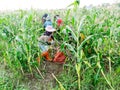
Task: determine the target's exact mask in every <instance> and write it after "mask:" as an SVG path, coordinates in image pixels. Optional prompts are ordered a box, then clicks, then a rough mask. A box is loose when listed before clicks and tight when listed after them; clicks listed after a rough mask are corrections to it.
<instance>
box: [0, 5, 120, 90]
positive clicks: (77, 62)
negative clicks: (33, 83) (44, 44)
mask: <svg viewBox="0 0 120 90" xmlns="http://www.w3.org/2000/svg"><path fill="white" fill-rule="evenodd" d="M73 5H75V6H74V7H75V8H74V9H71V10H69V9H68V10H66V11H64V10H61V11H59V10H58V11H36V10H30V11H23V10H18V11H15V12H9V13H7V12H5V13H1V14H0V62H1V64H0V65H1V66H4V67H7V68H4V69H1V70H0V74H1V73H3V72H5V73H6V74H8V75H0V90H13V89H15V90H16V89H17V90H23V89H25V90H27V89H28V88H29V86H28V87H25V86H24V85H23V83H22V79H23V78H24V75H25V74H26V73H29V74H31V75H32V76H34V75H36V74H37V73H38V72H37V71H36V69H37V67H39V64H38V63H37V61H36V57H37V56H38V55H39V54H40V53H41V52H40V50H39V48H38V41H37V38H38V37H39V36H40V35H41V34H42V33H43V32H44V31H43V29H42V24H41V17H42V15H43V14H44V13H45V12H48V13H50V16H51V17H53V16H54V15H55V14H58V13H59V14H60V16H61V17H62V18H63V20H64V26H63V27H62V28H61V31H60V32H59V35H60V36H61V37H60V38H61V39H60V40H58V38H59V37H57V35H56V34H55V40H56V41H57V42H59V43H57V45H59V46H60V47H61V50H62V51H63V52H64V53H65V54H66V56H67V59H66V63H65V64H64V71H63V72H62V74H60V75H59V76H57V77H56V76H54V75H53V76H54V78H55V80H56V81H57V82H58V84H57V85H56V87H55V90H58V89H60V90H64V89H65V90H90V89H91V90H119V87H120V83H119V82H120V75H119V73H120V66H119V64H120V48H119V46H120V15H119V14H120V12H119V11H120V8H118V7H116V8H115V7H114V8H113V9H112V10H111V9H110V10H109V9H107V8H105V7H101V8H97V7H94V8H92V9H90V10H87V9H85V8H82V9H77V4H75V3H74V4H73ZM69 33H71V36H70V35H69ZM80 33H82V34H84V35H85V38H84V40H82V37H81V36H80ZM60 43H62V44H60ZM64 47H65V48H64ZM41 63H42V62H41ZM1 66H0V67H1ZM1 68H2V67H1ZM9 71H10V72H11V73H9ZM11 74H12V76H11ZM10 76H11V77H10ZM39 77H41V76H39Z"/></svg>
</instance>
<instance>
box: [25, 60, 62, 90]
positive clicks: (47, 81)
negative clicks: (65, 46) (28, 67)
mask: <svg viewBox="0 0 120 90" xmlns="http://www.w3.org/2000/svg"><path fill="white" fill-rule="evenodd" d="M40 69H41V70H44V71H45V74H44V75H43V77H44V79H40V80H38V79H35V78H32V79H31V78H29V80H28V81H27V82H26V85H28V86H27V87H29V90H52V88H54V87H55V86H56V84H57V83H56V81H55V79H54V78H53V76H52V73H53V74H54V75H55V76H57V75H59V74H60V73H62V71H63V65H61V64H57V63H53V62H48V61H44V62H43V64H42V65H41V66H40Z"/></svg>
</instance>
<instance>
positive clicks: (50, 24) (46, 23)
mask: <svg viewBox="0 0 120 90" xmlns="http://www.w3.org/2000/svg"><path fill="white" fill-rule="evenodd" d="M43 26H44V28H46V27H47V26H53V25H52V22H51V21H50V20H49V21H45V23H44V24H43Z"/></svg>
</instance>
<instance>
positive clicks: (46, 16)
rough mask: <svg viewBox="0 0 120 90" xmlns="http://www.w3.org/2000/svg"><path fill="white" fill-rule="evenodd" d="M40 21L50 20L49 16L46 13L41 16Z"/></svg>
mask: <svg viewBox="0 0 120 90" xmlns="http://www.w3.org/2000/svg"><path fill="white" fill-rule="evenodd" d="M42 19H43V20H45V21H48V20H51V19H50V16H49V14H47V13H46V14H44V15H43V16H42Z"/></svg>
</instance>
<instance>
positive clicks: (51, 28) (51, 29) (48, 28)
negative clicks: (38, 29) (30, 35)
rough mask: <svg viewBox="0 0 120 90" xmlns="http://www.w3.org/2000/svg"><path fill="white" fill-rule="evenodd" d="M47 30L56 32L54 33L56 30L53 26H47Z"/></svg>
mask: <svg viewBox="0 0 120 90" xmlns="http://www.w3.org/2000/svg"><path fill="white" fill-rule="evenodd" d="M45 30H46V31H48V32H54V31H56V29H54V28H53V27H52V26H47V27H46V28H45Z"/></svg>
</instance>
